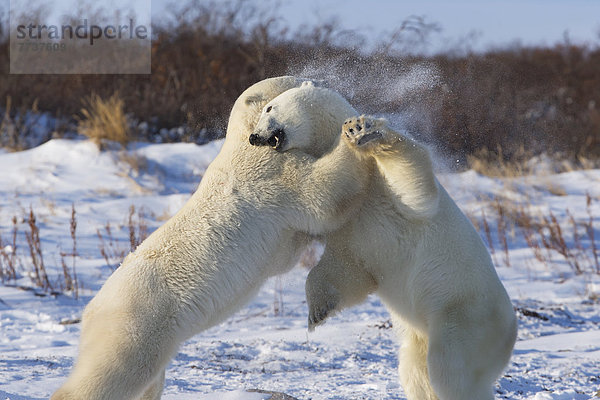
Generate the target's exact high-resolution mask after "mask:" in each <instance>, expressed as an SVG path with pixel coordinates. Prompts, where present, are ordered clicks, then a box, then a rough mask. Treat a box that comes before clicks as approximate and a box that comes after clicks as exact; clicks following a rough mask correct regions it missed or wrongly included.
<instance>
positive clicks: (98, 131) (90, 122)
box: [78, 93, 131, 149]
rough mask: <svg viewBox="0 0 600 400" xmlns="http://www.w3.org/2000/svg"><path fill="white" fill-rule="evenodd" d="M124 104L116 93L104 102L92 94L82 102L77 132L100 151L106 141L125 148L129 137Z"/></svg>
mask: <svg viewBox="0 0 600 400" xmlns="http://www.w3.org/2000/svg"><path fill="white" fill-rule="evenodd" d="M124 104H125V103H124V102H123V100H122V99H121V98H120V97H119V95H118V93H114V94H113V95H112V96H110V97H109V98H108V99H106V100H104V99H103V98H101V97H100V96H98V95H97V94H92V95H91V96H90V97H88V98H87V99H86V100H84V106H83V108H82V109H81V115H82V116H83V118H79V123H78V130H79V132H80V133H81V134H83V135H85V136H87V137H88V138H90V139H91V140H93V141H94V142H95V143H96V144H97V145H98V147H100V149H103V148H104V146H105V145H106V142H107V141H113V142H117V143H119V144H120V145H121V146H122V147H125V146H127V143H129V141H130V140H131V137H130V134H129V122H128V120H127V115H126V114H125V108H124Z"/></svg>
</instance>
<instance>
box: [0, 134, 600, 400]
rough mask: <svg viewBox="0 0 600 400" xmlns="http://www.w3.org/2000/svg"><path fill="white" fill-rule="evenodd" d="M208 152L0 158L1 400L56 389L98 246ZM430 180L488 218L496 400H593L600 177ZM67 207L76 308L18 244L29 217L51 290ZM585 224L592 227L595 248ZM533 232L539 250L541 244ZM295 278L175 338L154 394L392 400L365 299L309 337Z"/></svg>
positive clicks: (379, 310) (63, 146) (95, 281)
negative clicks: (498, 329) (549, 228)
mask: <svg viewBox="0 0 600 400" xmlns="http://www.w3.org/2000/svg"><path fill="white" fill-rule="evenodd" d="M220 145H221V142H214V143H211V144H208V145H206V146H196V145H193V144H160V145H159V144H155V145H154V144H153V145H148V144H139V145H137V146H131V147H130V148H129V150H128V152H127V153H122V152H118V151H107V152H99V151H98V150H97V148H96V146H95V145H94V144H92V143H91V142H89V141H68V140H52V141H50V142H48V143H46V144H44V145H41V146H39V147H37V148H34V149H31V150H28V151H24V152H19V153H6V152H4V153H0V171H2V174H0V229H1V230H0V233H1V234H2V241H3V244H2V247H3V249H4V250H3V251H4V254H5V255H6V256H7V257H10V256H11V255H12V254H14V255H15V257H16V259H17V260H18V263H17V273H18V276H17V279H16V281H13V280H11V281H9V282H7V283H6V284H4V285H0V400H4V399H11V400H25V399H28V400H30V399H46V398H48V397H49V396H50V394H51V393H52V392H53V391H54V390H55V389H56V388H57V387H58V386H59V385H60V383H61V382H62V381H63V380H64V379H65V377H66V376H67V374H68V373H69V370H70V368H71V366H72V364H73V360H74V357H75V355H76V351H77V343H78V337H79V332H80V324H79V323H77V320H78V318H80V316H81V312H82V309H83V307H84V306H85V304H86V303H87V302H88V301H89V300H90V299H91V297H92V296H93V295H94V293H96V292H97V290H98V289H99V288H100V286H101V285H102V283H103V282H104V281H105V280H106V278H107V277H108V276H109V275H110V273H111V272H112V268H111V267H110V266H109V265H107V260H106V259H105V257H104V256H103V255H102V254H101V251H100V248H101V247H102V246H104V252H105V253H107V252H109V253H110V252H112V253H110V254H108V256H110V255H111V254H113V255H114V254H118V253H119V252H123V251H127V250H128V249H129V230H128V225H131V224H129V223H128V218H129V210H130V207H131V206H132V205H133V206H134V207H135V214H134V224H136V226H137V227H138V228H139V227H140V226H143V225H147V227H148V230H149V231H151V230H153V229H155V228H156V227H157V226H159V225H160V224H162V223H163V222H164V221H165V220H166V218H168V217H169V216H170V215H173V214H174V213H175V211H176V210H177V209H179V208H180V207H181V206H182V205H183V204H184V202H185V201H186V200H187V199H188V198H189V196H190V194H191V193H192V192H193V191H194V190H195V188H196V186H197V184H198V182H199V181H200V179H201V177H202V174H203V173H204V171H205V169H206V166H207V165H208V164H209V163H210V161H211V160H212V159H213V158H214V156H215V155H216V154H217V152H218V150H219V147H220ZM440 181H441V182H442V183H443V184H444V186H445V187H446V188H447V189H448V191H449V192H450V193H451V194H452V196H453V197H454V198H455V200H456V201H457V203H458V204H459V206H460V207H461V208H462V209H463V210H464V211H465V212H466V213H467V214H468V215H470V216H471V217H472V219H473V221H474V223H475V224H476V225H478V226H479V227H480V228H482V227H484V226H485V224H484V221H485V222H486V223H487V226H488V229H487V232H488V234H486V233H485V229H484V228H482V229H481V232H482V236H483V237H484V240H486V243H488V244H491V246H490V247H491V248H493V249H494V253H493V256H494V259H495V261H496V264H497V270H498V274H499V275H500V277H501V279H502V281H503V282H504V285H505V286H506V288H507V290H508V292H509V294H510V296H511V298H512V299H513V303H514V306H515V309H516V310H517V311H516V312H517V314H518V317H519V336H518V342H517V344H516V347H515V350H514V354H513V357H512V360H511V363H510V365H509V367H508V369H507V371H506V372H505V374H504V375H503V376H502V377H501V378H500V380H499V381H498V383H497V385H496V392H497V398H503V399H536V400H542V399H543V400H546V399H559V400H568V399H577V400H583V399H593V398H598V397H600V329H599V328H600V312H599V310H600V274H598V272H600V271H596V268H597V264H596V262H597V261H596V260H595V259H594V252H593V246H594V243H595V246H596V247H597V248H598V247H600V170H585V171H574V172H568V173H563V174H550V173H543V172H540V173H539V174H538V175H536V176H530V177H521V178H510V179H509V178H503V179H492V178H487V177H484V176H481V175H478V174H477V173H475V172H474V171H467V172H464V173H460V174H443V175H440ZM499 198H500V199H502V202H501V203H500V202H499V201H496V199H499ZM588 203H589V204H588ZM498 205H502V207H503V208H502V210H504V211H505V214H504V216H503V219H501V218H499V217H498V215H499V214H498V212H497V211H498V210H500V208H499V207H498ZM516 205H518V207H517V206H516ZM72 206H74V208H75V210H76V221H77V228H76V240H77V243H76V248H77V257H76V258H75V266H76V276H77V280H78V283H79V287H80V288H79V298H77V299H76V298H75V296H74V293H73V292H70V291H69V292H65V293H63V294H55V295H52V294H48V293H47V292H48V290H46V291H44V290H42V289H40V288H36V287H35V285H34V284H33V283H32V279H31V274H32V268H33V266H32V262H31V256H30V252H29V248H28V245H27V241H26V239H25V235H26V234H27V233H28V232H29V230H30V227H29V226H28V224H27V218H28V215H29V212H30V209H31V210H33V212H34V213H35V216H36V223H37V226H38V227H39V230H40V238H41V244H42V252H43V260H44V263H45V266H46V269H47V271H48V276H49V282H50V284H51V285H52V286H53V287H54V288H55V289H56V290H57V291H60V290H59V289H60V287H61V285H64V278H61V277H63V276H64V275H63V272H62V271H63V266H62V261H61V259H63V260H64V262H65V265H66V267H67V268H68V269H69V271H71V273H72V262H73V259H72V257H71V255H70V254H69V252H72V248H73V240H72V238H71V234H70V231H69V224H70V219H71V213H72ZM519 207H520V208H519ZM519 209H521V210H525V209H526V210H527V212H528V213H530V214H531V215H539V216H549V215H552V216H553V217H554V219H555V220H556V224H557V225H558V226H560V227H561V228H562V230H561V235H562V236H563V237H565V238H566V243H567V245H568V246H569V248H570V249H571V250H570V253H569V255H568V256H564V255H562V254H560V252H559V251H556V250H548V249H547V248H545V247H543V246H541V245H540V247H539V248H537V250H536V248H535V246H533V247H532V246H530V244H529V243H528V242H527V240H526V238H525V235H523V232H525V231H523V230H521V229H519V227H518V226H517V225H515V224H513V223H512V221H513V220H515V219H516V218H513V219H510V218H509V217H511V216H512V217H514V215H516V214H514V213H513V214H510V210H513V211H514V210H519ZM567 210H568V211H567ZM140 211H141V212H142V214H143V215H142V217H141V221H142V222H140V217H139V215H138V212H140ZM484 215H485V216H486V217H485V218H484V217H483V216H484ZM13 216H16V217H17V229H18V233H17V236H18V247H17V249H16V253H14V252H13V250H15V249H14V248H12V245H11V240H12V239H11V235H12V231H13V229H14V224H13V222H12V219H13ZM548 218H549V217H548ZM136 221H137V222H136ZM107 223H110V226H111V227H112V228H111V234H110V237H109V234H108V233H107V231H106V225H107ZM499 224H500V225H501V227H502V229H498V225H499ZM586 224H587V225H586ZM574 226H575V227H576V228H573V227H574ZM585 226H591V227H592V230H591V233H592V234H593V237H595V242H594V243H593V240H592V239H591V238H590V230H589V229H588V230H587V231H586V230H585ZM99 232H100V234H101V235H102V236H103V240H104V244H103V245H102V244H101V241H100V239H99ZM555 233H556V232H555ZM536 238H537V239H536V240H537V241H538V242H540V243H541V236H540V237H536ZM598 251H600V249H598ZM61 252H62V253H63V256H62V257H61ZM108 258H109V259H108V263H109V264H110V263H111V262H112V261H113V260H112V259H111V258H110V257H108ZM3 262H5V260H3ZM574 262H577V266H578V268H580V269H581V273H578V272H577V270H576V268H575V267H574ZM307 273H308V270H307V269H306V268H303V267H296V268H294V269H293V270H292V271H291V272H290V273H288V274H286V275H284V276H281V277H276V278H273V279H271V280H269V281H268V282H266V284H265V285H264V287H263V289H262V290H261V292H260V293H259V295H258V296H257V297H256V298H255V299H254V300H253V301H252V302H251V303H250V304H249V305H248V306H247V307H245V308H244V309H242V310H241V311H239V312H238V313H237V314H235V315H234V316H233V317H231V318H229V319H228V320H227V321H226V322H225V323H223V324H221V325H219V326H216V327H213V328H212V329H210V330H208V331H205V332H202V333H200V334H198V335H196V336H195V337H194V338H192V339H191V340H189V341H187V342H186V343H184V344H183V345H182V346H181V349H180V351H179V353H178V355H177V357H176V358H175V359H174V360H173V361H172V363H171V365H170V367H169V368H168V370H167V378H166V386H165V391H164V396H163V398H165V399H202V400H207V399H225V400H227V399H247V400H258V399H267V398H269V397H270V396H269V395H266V394H259V393H246V392H244V391H245V390H247V389H261V390H265V391H277V392H284V393H286V394H288V395H290V396H293V397H295V398H297V399H303V400H308V399H404V398H405V397H404V393H403V391H402V388H401V387H400V385H399V382H398V375H397V371H396V368H397V363H398V361H397V350H398V343H397V341H396V339H395V335H394V332H393V329H391V328H390V323H389V321H388V313H387V312H386V310H385V308H384V307H383V306H382V304H381V303H380V301H379V300H378V299H377V297H375V296H371V297H369V299H368V300H367V301H366V302H365V303H364V304H362V305H360V306H358V307H354V308H352V309H349V310H346V311H344V312H343V313H341V314H340V315H338V316H336V317H334V318H332V319H330V320H329V321H328V322H327V324H325V325H324V326H322V327H319V328H317V330H316V331H315V332H314V333H310V334H309V333H308V331H307V322H306V319H307V308H306V303H305V300H304V281H305V279H306V275H307ZM27 289H28V290H27Z"/></svg>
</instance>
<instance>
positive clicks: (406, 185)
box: [342, 115, 439, 219]
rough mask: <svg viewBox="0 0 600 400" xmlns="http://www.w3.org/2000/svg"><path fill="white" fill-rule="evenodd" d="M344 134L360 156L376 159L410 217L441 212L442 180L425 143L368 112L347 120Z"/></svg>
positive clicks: (402, 207) (399, 203) (405, 212)
mask: <svg viewBox="0 0 600 400" xmlns="http://www.w3.org/2000/svg"><path fill="white" fill-rule="evenodd" d="M342 136H343V137H344V138H345V139H346V141H347V143H348V145H349V147H351V148H353V149H354V151H355V152H356V153H357V154H358V155H359V157H361V158H371V157H372V158H373V159H374V160H375V162H376V164H377V168H378V169H379V171H380V172H381V174H382V175H383V177H384V179H385V181H386V182H387V186H388V188H389V190H390V191H391V192H392V193H393V194H394V195H395V198H396V199H395V200H396V205H397V207H398V209H400V210H401V211H403V212H404V214H405V215H406V216H409V217H416V218H420V219H422V218H430V217H432V216H433V215H434V214H435V213H436V212H437V210H438V203H439V190H438V183H437V180H436V179H435V175H434V174H433V164H432V162H431V157H430V155H429V151H428V150H427V149H426V148H425V147H424V146H423V145H421V144H420V143H418V142H416V141H415V140H413V139H411V138H409V137H408V136H406V135H403V134H401V133H399V132H396V131H394V130H392V129H391V128H390V127H389V126H388V122H387V120H385V119H382V118H375V117H371V116H366V115H361V116H359V117H354V118H349V119H347V120H346V121H345V122H344V125H343V126H342Z"/></svg>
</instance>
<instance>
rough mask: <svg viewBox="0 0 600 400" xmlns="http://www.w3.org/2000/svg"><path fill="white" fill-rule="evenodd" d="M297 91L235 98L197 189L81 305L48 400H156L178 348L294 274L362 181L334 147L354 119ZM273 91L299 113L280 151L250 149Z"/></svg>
mask: <svg viewBox="0 0 600 400" xmlns="http://www.w3.org/2000/svg"><path fill="white" fill-rule="evenodd" d="M300 84H301V81H300V80H297V79H295V78H293V77H282V78H276V79H271V80H266V81H263V82H260V83H258V84H256V85H254V86H252V87H251V88H249V89H248V90H246V91H245V92H244V93H243V94H242V95H241V96H240V98H239V99H238V100H237V101H236V103H235V105H234V107H233V110H232V112H231V118H230V121H229V126H228V132H227V136H226V139H225V142H224V144H223V148H222V150H221V152H220V153H219V155H218V156H217V157H216V159H215V160H214V161H213V162H212V163H211V165H210V166H209V168H208V169H207V171H206V174H205V175H204V178H203V179H202V181H201V183H200V186H199V187H198V190H197V191H196V192H195V193H194V195H193V196H192V198H191V199H190V200H189V201H188V202H187V204H186V205H185V206H184V207H183V208H182V209H181V210H180V211H179V212H178V213H177V214H176V215H175V216H173V218H171V219H170V220H169V221H167V222H166V223H165V224H164V225H163V226H161V227H160V228H159V229H158V230H156V231H155V232H154V233H153V234H152V235H150V236H149V237H148V238H147V239H146V240H145V241H144V242H143V243H142V244H141V245H140V246H139V247H138V248H137V249H136V251H135V252H134V253H132V254H129V255H128V256H127V257H126V258H125V260H124V261H123V264H122V265H121V267H120V268H119V269H117V270H116V271H115V272H114V273H113V274H112V276H110V278H109V279H108V280H107V281H106V283H105V284H104V286H103V287H102V289H101V290H100V291H99V292H98V294H97V295H96V296H95V297H94V298H93V299H92V301H91V302H90V303H89V304H88V306H87V307H86V309H85V311H84V313H83V321H82V328H81V340H80V345H79V355H78V358H77V361H76V363H75V366H74V368H73V371H72V373H71V375H70V376H69V378H68V379H67V381H66V382H65V383H64V385H63V386H62V387H60V388H59V389H58V391H57V392H56V393H55V394H54V395H53V396H52V399H53V400H66V399H77V400H109V399H110V400H127V399H159V398H160V396H161V393H162V389H163V385H164V370H165V367H166V365H167V364H168V362H169V361H170V359H171V358H172V357H173V356H174V354H175V353H176V351H177V348H178V346H179V345H180V343H181V342H182V341H184V340H186V339H187V338H189V337H191V336H192V335H194V334H195V333H197V332H200V331H202V330H204V329H206V328H208V327H210V326H213V325H215V324H217V323H219V322H220V321H222V320H223V319H225V318H227V317H228V316H229V315H231V314H232V313H233V312H235V311H236V310H237V309H239V308H240V307H241V306H242V305H243V304H244V303H245V302H246V301H247V300H249V299H250V298H251V296H253V295H254V294H255V293H256V291H257V290H258V289H259V288H260V286H261V285H262V283H263V282H264V281H265V280H266V279H267V278H268V277H269V276H271V275H274V274H279V273H282V272H284V271H286V270H288V269H289V268H290V267H291V266H293V265H294V263H295V262H296V260H297V259H298V256H299V254H300V253H301V251H302V250H303V249H304V247H305V246H306V244H307V243H308V241H309V238H310V235H314V234H320V233H323V232H325V231H327V230H330V229H335V228H337V227H339V226H340V224H341V223H343V222H345V221H346V220H347V219H348V217H349V216H350V215H351V213H352V212H353V211H355V210H356V208H357V205H358V204H359V203H360V201H359V198H358V194H359V193H360V192H361V188H362V187H363V186H364V185H365V183H366V181H367V175H366V172H365V169H364V168H363V167H362V166H360V165H359V164H358V163H356V168H354V167H353V165H352V162H351V161H349V160H347V159H349V158H351V159H355V156H354V155H353V153H352V150H351V149H350V148H349V147H348V146H346V145H343V146H337V147H336V146H335V144H336V143H337V142H341V141H340V140H339V137H340V134H339V127H340V126H341V125H342V123H343V121H344V119H346V118H348V117H349V116H351V115H354V114H355V111H354V110H353V109H352V107H351V106H350V105H349V104H348V103H347V102H346V101H345V100H343V99H342V98H341V97H340V96H339V95H338V94H337V93H335V92H333V91H331V90H328V89H325V88H320V87H316V86H315V85H313V84H311V83H310V82H305V83H302V84H301V85H300ZM297 86H300V87H297ZM282 92H283V95H282V96H284V97H283V98H282V104H289V106H291V105H293V104H297V105H298V107H299V109H298V110H290V109H289V108H288V110H290V111H293V112H295V113H296V114H295V115H297V117H298V118H299V120H297V121H295V122H294V121H291V120H289V119H288V120H287V122H288V123H289V124H290V125H289V126H286V129H285V131H283V132H282V131H280V130H279V131H277V137H278V138H279V139H280V140H281V143H280V145H279V147H278V148H277V150H278V151H276V150H273V149H271V148H269V147H267V146H264V147H252V146H251V145H250V143H249V136H250V134H251V133H252V132H253V128H254V124H255V123H256V119H257V117H258V116H260V111H261V108H262V106H263V105H264V104H265V103H266V102H268V101H269V100H271V99H272V98H273V97H275V96H277V95H279V94H280V93H282ZM294 98H298V99H301V101H299V102H298V101H297V102H295V103H294V102H293V101H292V100H293V99H294ZM286 107H288V106H286ZM319 110H322V112H320V111H319ZM266 111H270V110H269V109H266ZM266 111H265V112H266ZM261 132H262V133H265V134H267V133H268V132H266V131H265V132H263V131H261ZM271 133H273V132H271ZM267 142H269V140H267V141H265V144H267ZM275 147H277V146H275ZM334 147H335V150H334V151H332V152H330V153H329V154H327V155H323V152H324V150H323V149H332V148H334ZM281 149H286V150H287V151H285V152H281ZM321 156H323V157H321ZM316 157H321V158H318V159H317V158H316ZM332 160H334V161H332ZM339 163H342V164H343V165H345V166H346V168H345V170H344V171H339V169H338V168H337V166H338V164H339ZM331 182H335V183H336V184H335V185H332V184H331Z"/></svg>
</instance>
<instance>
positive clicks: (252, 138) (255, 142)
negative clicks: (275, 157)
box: [250, 133, 262, 146]
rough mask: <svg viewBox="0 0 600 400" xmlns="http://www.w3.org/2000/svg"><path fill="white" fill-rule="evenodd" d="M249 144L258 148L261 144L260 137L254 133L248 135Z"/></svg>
mask: <svg viewBox="0 0 600 400" xmlns="http://www.w3.org/2000/svg"><path fill="white" fill-rule="evenodd" d="M250 144H251V145H252V146H260V145H261V144H262V140H261V139H260V136H258V135H257V134H256V133H253V134H251V135H250Z"/></svg>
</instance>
